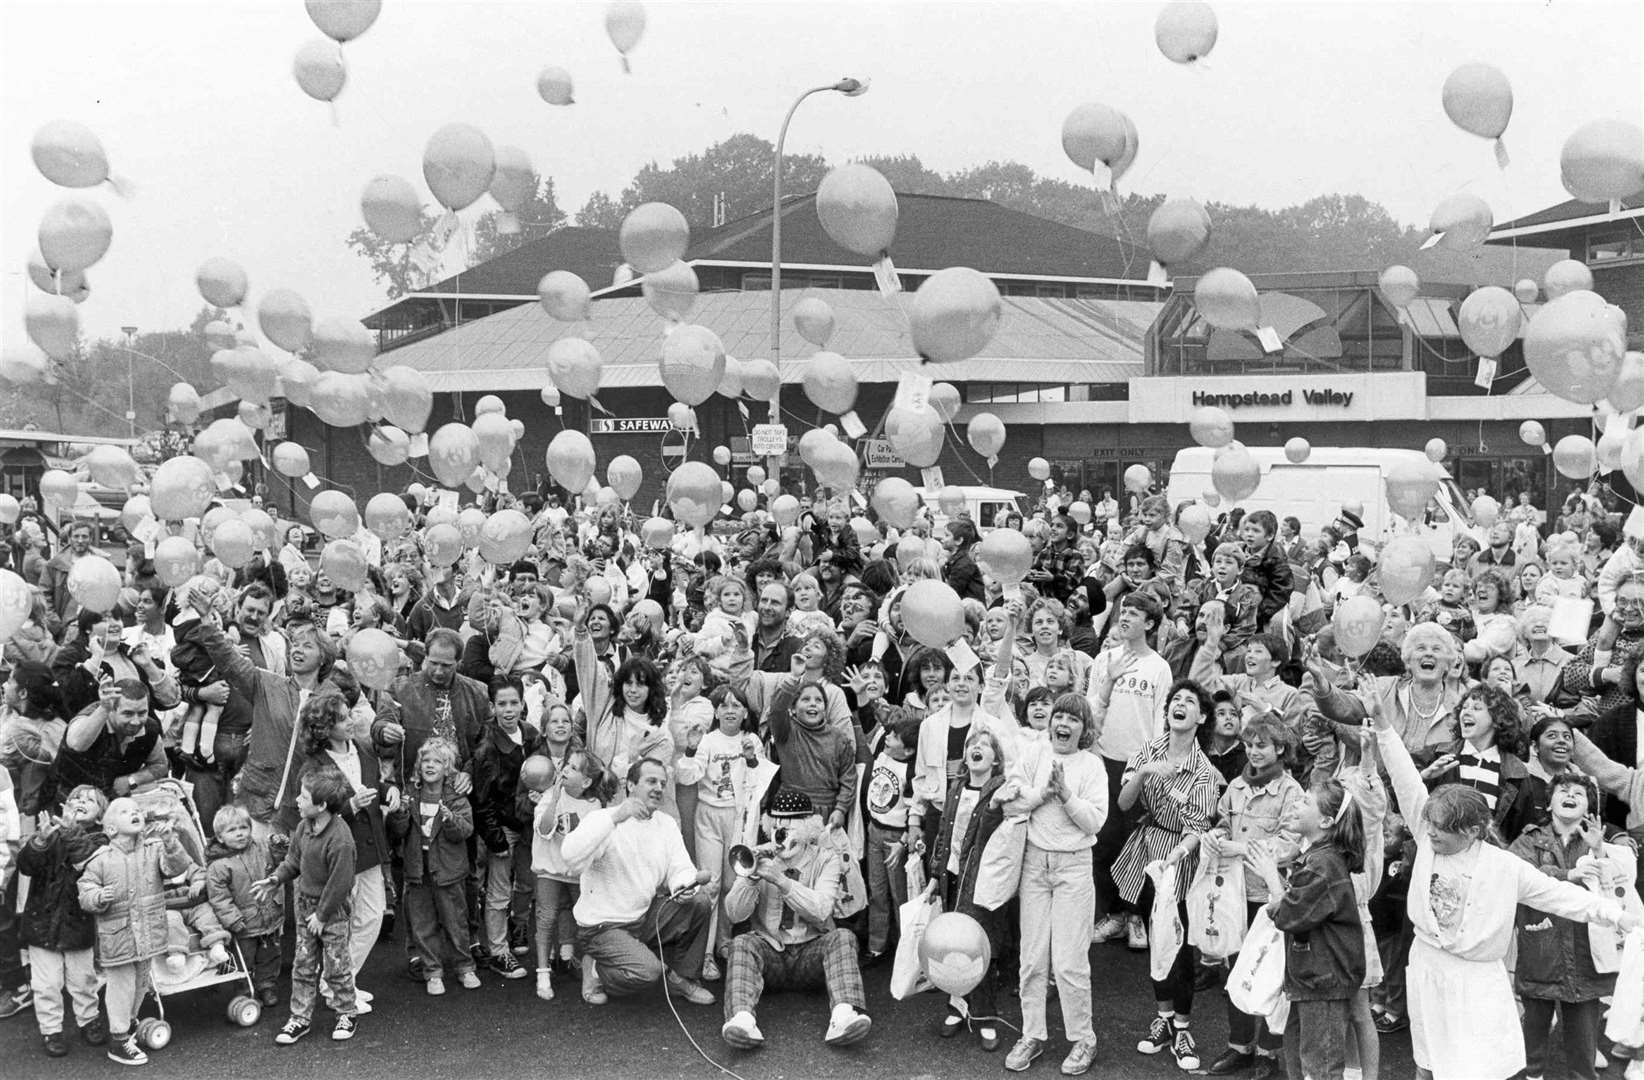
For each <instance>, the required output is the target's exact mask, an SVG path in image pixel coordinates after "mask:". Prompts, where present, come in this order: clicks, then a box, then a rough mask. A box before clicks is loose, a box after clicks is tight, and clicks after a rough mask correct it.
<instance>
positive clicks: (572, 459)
mask: <svg viewBox="0 0 1644 1080" xmlns="http://www.w3.org/2000/svg"><path fill="white" fill-rule="evenodd" d="M545 457H546V459H547V463H548V474H549V475H550V476H552V477H553V478H554V483H556V484H558V485H559V486H560V487H563V488H565V489H566V490H567V491H581V490H582V489H583V488H585V487H587V486H588V481H589V480H592V479H593V477H594V444H593V443H592V442H590V441H589V439H588V436H586V435H584V434H583V433H582V432H580V431H572V430H569V429H567V430H565V431H561V432H559V433H557V434H556V435H555V436H554V437H553V438H552V439H551V440H549V442H548V450H547V453H546V455H545Z"/></svg>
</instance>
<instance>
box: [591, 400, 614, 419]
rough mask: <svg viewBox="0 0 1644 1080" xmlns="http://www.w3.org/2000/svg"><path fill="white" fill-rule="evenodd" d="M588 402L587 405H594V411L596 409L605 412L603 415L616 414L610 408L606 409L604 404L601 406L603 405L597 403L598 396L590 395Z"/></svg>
mask: <svg viewBox="0 0 1644 1080" xmlns="http://www.w3.org/2000/svg"><path fill="white" fill-rule="evenodd" d="M588 404H589V405H591V406H593V407H594V409H595V411H597V412H602V413H604V414H605V415H606V416H615V415H616V414H615V413H613V412H612V411H611V410H610V409H607V408H606V407H605V406H603V405H601V404H600V403H599V398H597V397H590V398H589V399H588Z"/></svg>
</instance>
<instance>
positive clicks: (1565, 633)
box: [1547, 509, 1638, 645]
mask: <svg viewBox="0 0 1644 1080" xmlns="http://www.w3.org/2000/svg"><path fill="white" fill-rule="evenodd" d="M1633 512H1634V513H1637V512H1638V511H1637V510H1636V509H1635V510H1634V511H1633ZM1592 624H1593V602H1592V601H1591V600H1577V599H1575V598H1574V597H1571V596H1560V597H1558V598H1556V599H1555V600H1554V601H1553V613H1552V614H1551V615H1550V616H1548V618H1547V636H1548V637H1550V638H1552V639H1553V640H1554V641H1556V642H1558V643H1559V644H1561V645H1584V644H1586V642H1587V632H1588V630H1589V629H1590V628H1591V626H1592Z"/></svg>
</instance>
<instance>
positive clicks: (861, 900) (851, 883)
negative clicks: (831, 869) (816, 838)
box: [823, 838, 868, 919]
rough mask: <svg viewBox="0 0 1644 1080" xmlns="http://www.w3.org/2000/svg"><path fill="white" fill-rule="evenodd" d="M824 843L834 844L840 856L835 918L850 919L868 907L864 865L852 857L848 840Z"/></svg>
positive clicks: (841, 839)
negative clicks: (863, 877) (863, 876)
mask: <svg viewBox="0 0 1644 1080" xmlns="http://www.w3.org/2000/svg"><path fill="white" fill-rule="evenodd" d="M823 843H824V844H829V843H832V845H833V850H834V853H835V854H836V855H838V856H839V867H840V870H839V896H838V897H837V898H836V899H835V900H834V902H833V917H834V918H836V919H848V918H850V917H851V916H852V915H855V914H856V913H857V912H859V911H861V910H862V909H863V908H865V907H867V906H868V886H867V883H866V882H865V881H863V879H862V864H861V863H860V862H858V861H857V860H856V859H855V858H854V857H853V856H852V854H851V845H850V840H849V839H848V838H840V839H838V840H835V841H829V840H824V841H823Z"/></svg>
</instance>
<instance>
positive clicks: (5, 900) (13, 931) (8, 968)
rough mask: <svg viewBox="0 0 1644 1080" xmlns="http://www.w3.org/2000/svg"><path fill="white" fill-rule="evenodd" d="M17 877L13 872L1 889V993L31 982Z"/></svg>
mask: <svg viewBox="0 0 1644 1080" xmlns="http://www.w3.org/2000/svg"><path fill="white" fill-rule="evenodd" d="M17 877H18V875H17V874H16V873H15V872H12V873H11V875H10V877H8V878H7V879H6V886H5V888H3V889H0V993H10V992H11V991H13V990H18V989H21V988H22V987H25V986H27V985H28V984H29V972H28V968H27V967H25V966H24V964H23V943H22V941H21V940H20V934H21V932H20V929H19V926H18V916H17Z"/></svg>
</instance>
